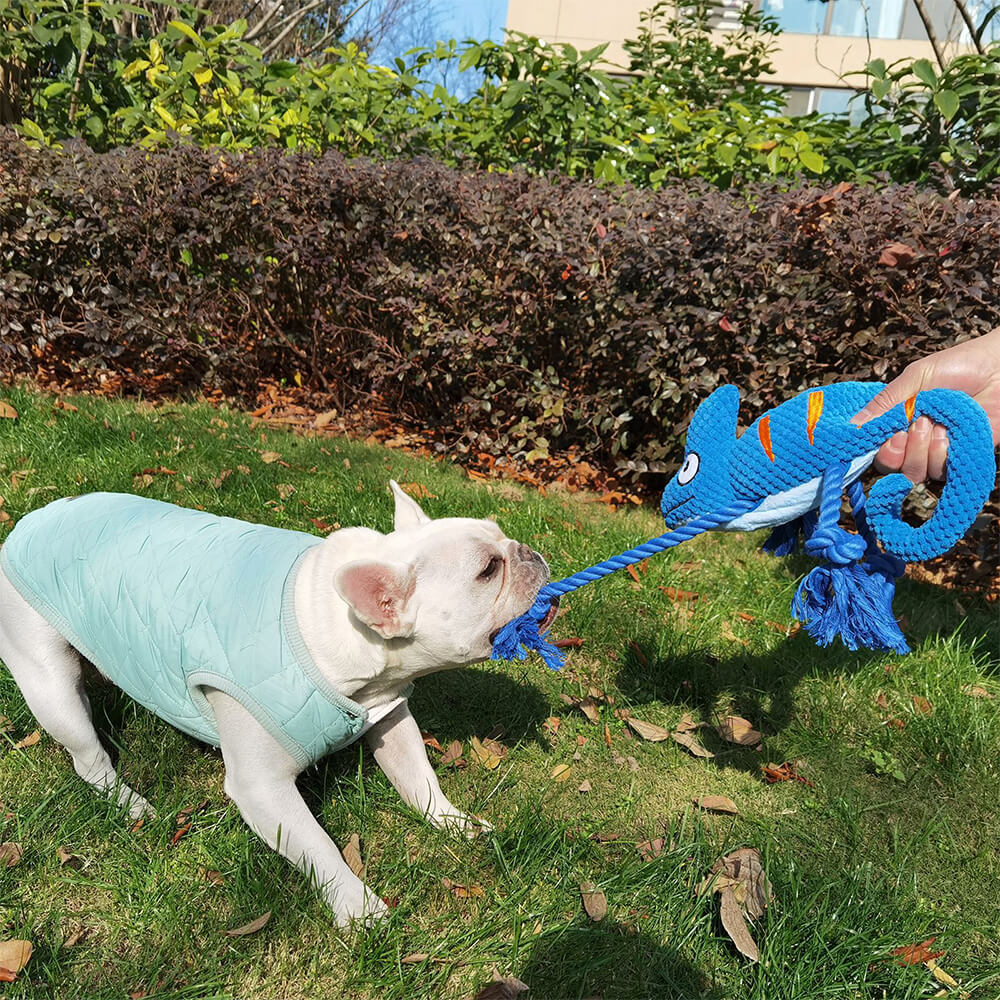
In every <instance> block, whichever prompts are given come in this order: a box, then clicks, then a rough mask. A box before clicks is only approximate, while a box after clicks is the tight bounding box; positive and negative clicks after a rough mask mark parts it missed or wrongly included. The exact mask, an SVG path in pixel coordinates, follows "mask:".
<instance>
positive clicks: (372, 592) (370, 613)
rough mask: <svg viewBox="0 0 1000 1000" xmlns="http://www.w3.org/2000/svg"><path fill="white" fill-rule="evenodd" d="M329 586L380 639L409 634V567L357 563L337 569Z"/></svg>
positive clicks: (414, 580)
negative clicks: (334, 588) (331, 584)
mask: <svg viewBox="0 0 1000 1000" xmlns="http://www.w3.org/2000/svg"><path fill="white" fill-rule="evenodd" d="M418 509H419V508H418ZM333 585H334V587H336V589H337V593H338V594H340V596H341V597H342V598H343V599H344V600H345V601H347V603H348V604H349V605H350V606H351V609H352V610H353V611H354V613H355V615H357V616H358V618H359V619H360V620H361V621H362V622H364V624H365V625H367V626H368V627H369V628H370V629H373V630H374V631H375V632H378V634H379V635H380V636H382V638H383V639H403V638H405V637H406V636H408V635H410V634H411V633H412V632H413V626H414V623H415V620H416V615H415V613H414V610H413V608H411V607H410V598H411V597H412V596H413V591H414V590H415V588H416V585H417V575H416V573H415V572H414V569H413V567H412V566H404V565H402V564H400V563H390V562H375V561H373V560H367V559H366V560H359V561H358V562H352V563H348V564H347V565H346V566H341V567H340V569H339V570H337V573H336V575H335V576H334V578H333Z"/></svg>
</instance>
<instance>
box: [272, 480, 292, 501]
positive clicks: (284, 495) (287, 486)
mask: <svg viewBox="0 0 1000 1000" xmlns="http://www.w3.org/2000/svg"><path fill="white" fill-rule="evenodd" d="M274 488H275V490H277V492H278V496H279V497H281V499H282V500H287V499H288V498H289V497H290V496H291V495H292V494H293V493H294V492H295V487H294V486H292V484H291V483H277V484H276V485H275V487H274Z"/></svg>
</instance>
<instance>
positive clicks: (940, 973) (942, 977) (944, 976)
mask: <svg viewBox="0 0 1000 1000" xmlns="http://www.w3.org/2000/svg"><path fill="white" fill-rule="evenodd" d="M924 965H926V966H927V968H928V969H930V970H931V975H932V976H933V977H934V978H935V979H936V980H937V981H938V982H939V983H941V984H942V985H944V986H949V987H951V988H952V989H957V988H958V983H957V982H956V981H955V980H954V979H952V977H951V976H949V975H948V973H947V972H945V971H944V969H942V968H941V967H940V966H939V965H938V964H937V962H935V961H934V959H933V958H928V959H927V960H926V961H925V962H924Z"/></svg>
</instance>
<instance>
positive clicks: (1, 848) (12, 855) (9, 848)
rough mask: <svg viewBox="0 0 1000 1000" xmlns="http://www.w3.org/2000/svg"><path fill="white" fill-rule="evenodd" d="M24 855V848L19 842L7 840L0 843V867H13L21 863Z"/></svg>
mask: <svg viewBox="0 0 1000 1000" xmlns="http://www.w3.org/2000/svg"><path fill="white" fill-rule="evenodd" d="M23 857H24V848H23V847H22V846H21V845H20V844H15V843H12V842H8V843H6V844H0V867H3V868H13V867H14V866H15V865H18V864H20V863H21V858H23Z"/></svg>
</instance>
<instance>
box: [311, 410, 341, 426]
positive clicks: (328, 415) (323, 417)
mask: <svg viewBox="0 0 1000 1000" xmlns="http://www.w3.org/2000/svg"><path fill="white" fill-rule="evenodd" d="M336 419H337V411H336V410H327V411H326V412H325V413H317V414H316V419H315V420H314V421H313V425H314V426H315V427H316V428H317V430H318V429H319V428H322V427H326V425H327V424H328V423H330V421H331V420H336Z"/></svg>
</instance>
